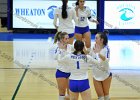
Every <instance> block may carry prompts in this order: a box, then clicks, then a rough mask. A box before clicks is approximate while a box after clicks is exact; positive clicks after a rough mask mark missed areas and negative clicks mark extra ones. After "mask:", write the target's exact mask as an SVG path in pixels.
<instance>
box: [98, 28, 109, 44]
mask: <svg viewBox="0 0 140 100" xmlns="http://www.w3.org/2000/svg"><path fill="white" fill-rule="evenodd" d="M97 34H100V38H101V39H103V45H105V46H106V45H107V44H108V34H109V31H108V30H104V32H98V33H97Z"/></svg>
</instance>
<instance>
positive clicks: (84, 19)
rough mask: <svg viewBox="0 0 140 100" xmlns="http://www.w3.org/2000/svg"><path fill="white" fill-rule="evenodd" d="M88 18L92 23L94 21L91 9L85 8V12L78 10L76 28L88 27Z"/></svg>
mask: <svg viewBox="0 0 140 100" xmlns="http://www.w3.org/2000/svg"><path fill="white" fill-rule="evenodd" d="M88 18H89V20H90V21H92V20H93V18H92V15H91V11H90V8H89V7H87V6H85V7H84V9H83V10H81V9H78V19H79V20H78V23H76V26H78V27H86V26H89V25H88Z"/></svg>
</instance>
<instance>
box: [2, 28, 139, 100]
mask: <svg viewBox="0 0 140 100" xmlns="http://www.w3.org/2000/svg"><path fill="white" fill-rule="evenodd" d="M0 31H1V32H3V31H6V28H3V29H0ZM13 55H14V54H13V41H0V100H58V99H57V98H58V90H57V84H56V80H55V69H53V68H52V69H50V68H29V69H25V68H24V67H22V65H21V64H20V63H18V62H16V61H13V60H12V58H13ZM20 60H21V59H20ZM112 72H113V79H112V84H111V88H110V97H111V100H140V70H112ZM91 74H92V71H91V70H89V79H90V86H91V92H92V98H93V100H97V96H96V92H95V90H94V87H93V84H92V77H91V76H92V75H91ZM79 100H81V98H80V99H79Z"/></svg>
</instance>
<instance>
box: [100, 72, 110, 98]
mask: <svg viewBox="0 0 140 100" xmlns="http://www.w3.org/2000/svg"><path fill="white" fill-rule="evenodd" d="M111 80H112V74H111V75H110V76H109V77H108V78H107V79H106V80H104V81H103V82H102V83H103V90H104V100H110V97H109V89H110V85H111Z"/></svg>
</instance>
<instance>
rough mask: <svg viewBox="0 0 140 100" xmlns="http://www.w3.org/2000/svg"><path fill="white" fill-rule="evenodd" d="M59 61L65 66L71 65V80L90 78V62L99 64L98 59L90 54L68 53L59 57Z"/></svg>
mask: <svg viewBox="0 0 140 100" xmlns="http://www.w3.org/2000/svg"><path fill="white" fill-rule="evenodd" d="M58 61H59V62H60V63H61V64H63V65H64V66H69V71H70V73H71V75H70V77H69V79H71V80H84V79H88V67H89V64H95V65H96V64H97V65H98V64H99V63H98V61H97V60H95V59H93V58H92V57H91V56H90V55H83V54H79V55H74V54H68V55H66V56H65V57H62V56H61V57H59V60H58Z"/></svg>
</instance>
